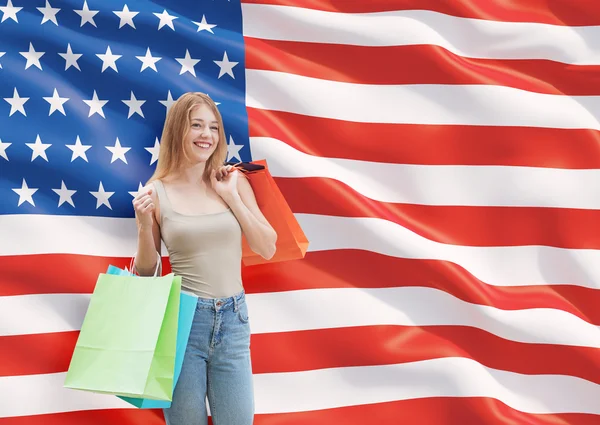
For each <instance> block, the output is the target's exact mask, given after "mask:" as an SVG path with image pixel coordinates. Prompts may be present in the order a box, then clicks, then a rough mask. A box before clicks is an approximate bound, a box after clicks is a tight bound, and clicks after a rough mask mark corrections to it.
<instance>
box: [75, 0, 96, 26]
mask: <svg viewBox="0 0 600 425" xmlns="http://www.w3.org/2000/svg"><path fill="white" fill-rule="evenodd" d="M73 12H75V13H77V14H78V15H79V16H81V25H79V26H80V27H82V26H84V25H85V24H86V23H88V22H89V23H90V24H92V25H93V26H95V27H96V28H98V27H97V26H96V22H94V16H95V15H96V13H98V12H100V11H99V10H90V9H89V8H88V4H87V0H85V1H84V2H83V9H79V10H73Z"/></svg>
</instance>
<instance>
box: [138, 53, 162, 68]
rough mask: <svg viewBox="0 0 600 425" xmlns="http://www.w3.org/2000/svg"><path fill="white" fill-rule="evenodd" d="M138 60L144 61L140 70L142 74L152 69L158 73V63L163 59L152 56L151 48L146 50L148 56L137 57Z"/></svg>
mask: <svg viewBox="0 0 600 425" xmlns="http://www.w3.org/2000/svg"><path fill="white" fill-rule="evenodd" d="M136 58H138V59H139V60H141V61H142V69H140V72H142V71H143V70H144V69H146V68H152V69H153V70H154V71H156V72H158V70H157V69H156V62H158V61H159V60H161V59H162V58H159V57H158V56H152V53H151V52H150V47H148V49H147V50H146V56H136Z"/></svg>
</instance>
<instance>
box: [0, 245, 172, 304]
mask: <svg viewBox="0 0 600 425" xmlns="http://www.w3.org/2000/svg"><path fill="white" fill-rule="evenodd" d="M130 261H131V258H119V257H99V256H91V255H74V254H36V255H15V256H0V270H2V274H1V275H0V296H10V295H27V294H49V293H53V294H59V293H85V294H91V293H92V292H94V287H95V286H96V280H97V279H98V275H99V274H100V273H106V270H107V268H108V266H109V265H111V264H112V265H114V266H117V267H119V268H122V269H125V267H129V263H130ZM31 264H35V267H31ZM170 271H171V265H170V263H169V260H168V258H163V274H167V273H170Z"/></svg>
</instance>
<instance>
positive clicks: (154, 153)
mask: <svg viewBox="0 0 600 425" xmlns="http://www.w3.org/2000/svg"><path fill="white" fill-rule="evenodd" d="M144 149H146V150H147V151H148V152H150V153H151V154H152V158H151V159H150V165H152V164H154V163H155V162H156V161H158V154H159V152H160V142H159V141H158V137H157V138H156V140H155V141H154V146H153V147H151V148H144Z"/></svg>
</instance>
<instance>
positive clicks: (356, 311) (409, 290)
mask: <svg viewBox="0 0 600 425" xmlns="http://www.w3.org/2000/svg"><path fill="white" fill-rule="evenodd" d="M396 279H398V281H399V282H398V284H400V279H401V278H400V277H397V278H396ZM247 299H248V309H249V311H250V316H251V322H252V325H251V326H252V332H253V333H254V334H261V333H273V332H293V331H303V330H313V329H330V328H343V327H352V326H377V325H399V326H470V327H474V328H479V329H483V330H485V331H488V332H490V333H492V334H494V335H497V336H499V337H501V338H504V339H508V340H512V341H517V342H524V343H532V344H559V345H571V346H582V347H595V348H600V328H599V327H598V326H595V325H592V324H590V323H587V322H585V321H584V320H582V319H580V318H578V317H576V316H574V315H572V314H570V313H567V312H565V311H562V310H556V309H542V308H537V309H526V310H500V309H498V308H495V307H490V306H483V305H477V304H471V303H468V302H465V301H462V300H460V299H458V298H455V297H453V296H452V295H450V294H448V293H446V292H444V291H440V290H437V289H432V288H421V287H400V288H377V289H358V288H340V289H314V290H301V291H289V292H288V291H286V292H275V293H266V294H265V293H263V294H248V295H247ZM88 303H89V296H87V295H83V294H64V295H63V294H61V295H56V294H41V295H26V296H11V297H3V298H0V326H1V327H0V336H6V335H19V334H36V333H49V332H61V331H65V332H66V331H76V330H79V329H80V327H81V323H82V322H83V318H84V316H85V313H86V310H87V305H88ZM40 317H43V318H44V320H40ZM557 329H560V330H561V331H560V332H557V331H556V330H557Z"/></svg>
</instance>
